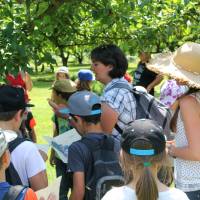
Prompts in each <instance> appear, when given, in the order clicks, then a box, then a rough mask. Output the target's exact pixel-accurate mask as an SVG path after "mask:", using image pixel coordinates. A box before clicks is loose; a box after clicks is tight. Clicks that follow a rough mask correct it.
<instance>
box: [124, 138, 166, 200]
mask: <svg viewBox="0 0 200 200" xmlns="http://www.w3.org/2000/svg"><path fill="white" fill-rule="evenodd" d="M133 148H137V149H144V150H145V149H151V148H152V145H151V144H150V143H149V142H146V141H143V140H138V141H137V142H136V143H134V147H133ZM166 161H167V155H166V152H165V151H163V152H162V153H160V154H158V155H154V156H135V155H130V154H128V153H126V152H125V151H124V150H122V155H121V159H120V162H121V166H122V170H123V171H124V176H125V182H126V184H129V183H131V182H132V181H133V179H134V178H135V177H134V175H135V174H137V177H138V179H137V181H136V188H135V190H136V195H137V199H138V200H157V199H158V187H157V183H156V179H155V174H153V172H152V169H153V168H154V169H155V168H157V170H158V171H159V169H160V168H161V166H162V165H163V164H164V162H166ZM145 163H148V164H150V165H151V166H144V165H145Z"/></svg>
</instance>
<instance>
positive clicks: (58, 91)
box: [51, 79, 76, 104]
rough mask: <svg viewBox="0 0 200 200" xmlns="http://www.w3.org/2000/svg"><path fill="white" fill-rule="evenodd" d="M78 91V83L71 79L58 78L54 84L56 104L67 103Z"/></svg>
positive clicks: (53, 91)
mask: <svg viewBox="0 0 200 200" xmlns="http://www.w3.org/2000/svg"><path fill="white" fill-rule="evenodd" d="M74 92H76V84H75V83H74V82H73V81H71V80H69V79H65V80H56V81H55V82H54V83H53V85H52V97H51V98H52V100H53V101H54V102H55V103H56V104H66V103H67V101H68V99H69V97H70V96H71V95H72V94H73V93H74Z"/></svg>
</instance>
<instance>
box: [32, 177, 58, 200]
mask: <svg viewBox="0 0 200 200" xmlns="http://www.w3.org/2000/svg"><path fill="white" fill-rule="evenodd" d="M61 178H62V177H61V176H60V177H58V178H57V179H55V180H54V182H53V183H52V184H51V185H49V186H48V187H46V188H44V189H42V190H39V191H37V192H36V195H37V198H38V199H40V198H41V197H43V198H44V199H45V200H47V198H48V197H49V195H50V194H52V195H54V196H55V199H59V189H60V182H61Z"/></svg>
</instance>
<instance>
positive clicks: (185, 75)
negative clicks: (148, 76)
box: [147, 53, 200, 89]
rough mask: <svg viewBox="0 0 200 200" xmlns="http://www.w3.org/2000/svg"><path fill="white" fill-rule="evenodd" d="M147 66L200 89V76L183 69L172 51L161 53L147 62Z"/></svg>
mask: <svg viewBox="0 0 200 200" xmlns="http://www.w3.org/2000/svg"><path fill="white" fill-rule="evenodd" d="M147 68H148V69H149V70H151V71H154V72H156V73H159V74H162V75H167V76H170V77H171V78H173V79H175V80H177V81H178V82H180V83H183V84H186V85H188V86H190V87H194V88H199V89H200V76H199V74H195V73H194V72H189V71H186V70H184V69H181V67H180V66H178V65H176V64H175V63H174V61H173V54H172V53H164V54H159V55H157V56H156V57H155V58H153V59H151V60H150V62H149V63H147Z"/></svg>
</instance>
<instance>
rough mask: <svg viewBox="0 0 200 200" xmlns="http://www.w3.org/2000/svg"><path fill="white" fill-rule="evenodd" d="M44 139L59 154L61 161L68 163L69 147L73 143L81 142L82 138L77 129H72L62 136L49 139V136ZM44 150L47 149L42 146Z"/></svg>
mask: <svg viewBox="0 0 200 200" xmlns="http://www.w3.org/2000/svg"><path fill="white" fill-rule="evenodd" d="M43 138H44V139H45V140H46V141H47V142H48V145H49V147H52V148H53V149H54V150H55V151H56V153H57V154H58V156H59V157H60V159H61V160H62V161H63V162H64V163H67V161H68V148H69V146H70V145H71V144H72V143H73V142H75V141H77V140H80V139H81V136H80V135H79V134H78V133H77V131H76V130H75V129H71V130H69V131H67V132H65V133H63V134H61V135H58V136H56V137H54V138H52V137H49V136H43ZM40 147H41V146H40ZM42 148H45V147H44V146H42ZM47 151H48V150H47Z"/></svg>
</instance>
